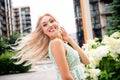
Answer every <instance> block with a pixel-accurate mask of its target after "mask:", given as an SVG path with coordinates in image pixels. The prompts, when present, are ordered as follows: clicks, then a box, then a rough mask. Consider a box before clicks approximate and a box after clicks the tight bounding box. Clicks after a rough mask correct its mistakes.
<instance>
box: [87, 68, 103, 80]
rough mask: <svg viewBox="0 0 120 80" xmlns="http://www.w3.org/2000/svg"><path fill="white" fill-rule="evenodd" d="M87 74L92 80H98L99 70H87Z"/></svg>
mask: <svg viewBox="0 0 120 80" xmlns="http://www.w3.org/2000/svg"><path fill="white" fill-rule="evenodd" d="M88 72H89V73H90V77H92V78H93V80H98V76H99V75H100V72H101V71H100V69H89V70H88Z"/></svg>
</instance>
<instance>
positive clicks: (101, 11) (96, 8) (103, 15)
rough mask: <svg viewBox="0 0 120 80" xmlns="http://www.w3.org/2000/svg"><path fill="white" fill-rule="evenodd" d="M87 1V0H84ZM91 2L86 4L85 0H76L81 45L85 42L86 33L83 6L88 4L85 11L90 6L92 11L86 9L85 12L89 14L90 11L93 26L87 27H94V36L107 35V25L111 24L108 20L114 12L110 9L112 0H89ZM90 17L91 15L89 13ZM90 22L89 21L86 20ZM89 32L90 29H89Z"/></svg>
mask: <svg viewBox="0 0 120 80" xmlns="http://www.w3.org/2000/svg"><path fill="white" fill-rule="evenodd" d="M84 1H86V0H84ZM88 1H89V4H86V3H85V2H84V3H82V4H81V2H83V0H82V1H81V0H74V11H75V20H76V26H77V39H78V42H79V45H80V46H82V44H83V43H84V42H85V37H84V36H85V35H86V34H84V30H83V29H84V27H83V16H82V11H83V10H82V7H83V6H84V5H85V6H86V5H87V7H84V11H86V9H87V8H89V10H90V11H86V12H85V13H84V14H89V12H90V19H91V20H90V23H91V25H92V27H89V26H90V25H86V26H88V27H87V28H92V29H91V30H92V35H93V38H95V37H97V38H100V39H101V38H102V35H105V32H106V31H105V26H107V25H110V22H109V21H108V17H109V16H110V15H111V14H112V11H110V8H109V4H110V3H111V2H112V0H88ZM87 17H89V15H87ZM86 23H88V22H86ZM88 33H89V31H88Z"/></svg>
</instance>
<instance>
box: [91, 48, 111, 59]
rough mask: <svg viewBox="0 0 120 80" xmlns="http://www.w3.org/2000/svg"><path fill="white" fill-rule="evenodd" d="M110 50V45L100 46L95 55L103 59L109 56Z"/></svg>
mask: <svg viewBox="0 0 120 80" xmlns="http://www.w3.org/2000/svg"><path fill="white" fill-rule="evenodd" d="M108 52H109V46H99V47H98V48H96V50H95V51H94V53H93V57H94V58H96V59H98V60H101V59H102V58H103V57H106V56H107V53H108Z"/></svg>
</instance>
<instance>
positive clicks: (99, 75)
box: [82, 32, 120, 80]
mask: <svg viewBox="0 0 120 80" xmlns="http://www.w3.org/2000/svg"><path fill="white" fill-rule="evenodd" d="M82 48H83V49H84V51H85V52H86V54H87V55H88V57H89V58H90V61H91V63H90V64H89V65H87V66H85V70H86V76H87V77H86V79H87V80H120V32H115V33H113V34H112V35H111V36H110V37H108V36H104V37H103V40H102V41H101V42H100V41H99V40H98V39H97V38H95V39H94V40H88V41H87V43H86V44H84V45H83V46H82Z"/></svg>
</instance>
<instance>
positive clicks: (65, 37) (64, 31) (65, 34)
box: [60, 27, 71, 42]
mask: <svg viewBox="0 0 120 80" xmlns="http://www.w3.org/2000/svg"><path fill="white" fill-rule="evenodd" d="M60 30H61V35H62V39H63V40H64V41H65V42H69V40H71V37H70V35H69V34H68V33H67V31H66V30H65V29H64V28H63V27H60Z"/></svg>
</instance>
